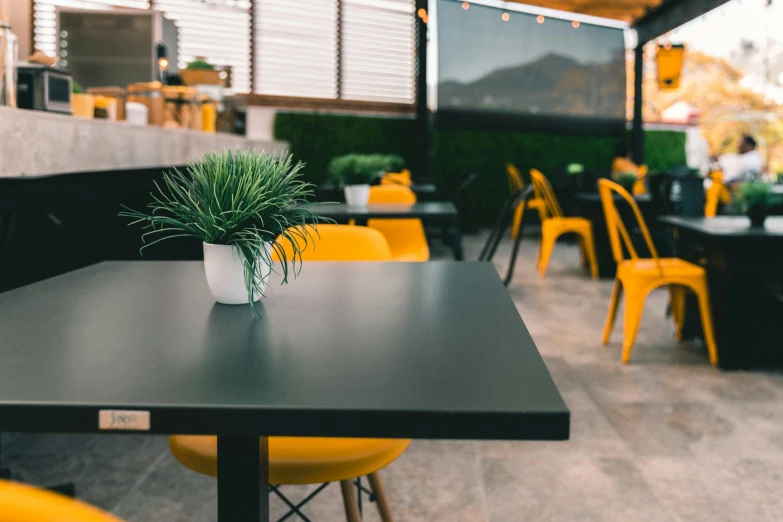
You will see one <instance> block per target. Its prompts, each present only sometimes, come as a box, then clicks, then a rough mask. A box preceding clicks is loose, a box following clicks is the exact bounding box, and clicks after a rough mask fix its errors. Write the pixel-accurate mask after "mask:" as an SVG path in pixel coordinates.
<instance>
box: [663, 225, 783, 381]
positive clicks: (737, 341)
mask: <svg viewBox="0 0 783 522" xmlns="http://www.w3.org/2000/svg"><path fill="white" fill-rule="evenodd" d="M661 222H663V223H665V224H667V225H671V226H673V227H674V228H675V229H676V230H677V234H676V237H677V239H676V250H677V255H678V256H679V257H681V258H683V259H685V260H687V261H690V262H692V263H695V264H698V265H701V266H703V267H704V268H705V269H706V270H707V280H708V282H709V290H710V301H711V304H712V320H713V323H714V325H715V335H716V342H717V345H718V355H719V365H720V367H721V368H724V369H736V368H752V367H769V366H774V367H783V269H781V266H782V265H781V263H783V217H769V218H767V221H766V226H765V228H763V229H757V228H750V226H749V225H750V221H749V220H748V219H747V218H745V217H739V216H737V217H729V216H726V217H724V216H718V217H715V218H711V219H707V218H688V217H679V216H665V217H662V218H661ZM689 333H691V334H692V335H693V334H696V335H701V327H700V322H699V314H698V307H696V306H695V302H694V303H692V304H690V305H689V306H688V309H687V312H686V325H685V328H684V334H685V335H686V336H687V335H688V334H689Z"/></svg>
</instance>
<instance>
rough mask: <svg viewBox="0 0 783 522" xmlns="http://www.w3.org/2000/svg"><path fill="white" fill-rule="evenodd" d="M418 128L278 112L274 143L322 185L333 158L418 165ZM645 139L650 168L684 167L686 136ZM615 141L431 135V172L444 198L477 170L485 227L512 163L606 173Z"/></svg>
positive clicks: (477, 201)
mask: <svg viewBox="0 0 783 522" xmlns="http://www.w3.org/2000/svg"><path fill="white" fill-rule="evenodd" d="M415 130H416V127H415V121H414V120H412V119H401V118H380V117H362V116H337V115H325V114H309V113H308V114H306V113H278V114H277V117H276V120H275V130H274V131H275V138H277V139H279V140H284V141H287V142H289V143H290V144H291V152H292V153H293V154H294V155H295V157H296V158H297V159H301V160H302V161H305V162H306V163H307V167H306V169H305V176H306V178H307V180H308V181H310V182H312V183H322V182H323V181H324V180H325V179H326V167H327V165H328V163H329V161H330V160H331V158H332V157H334V156H337V155H340V154H346V153H350V152H382V153H394V154H399V155H401V156H402V157H403V158H406V159H407V160H408V161H409V162H412V160H411V158H413V155H414V154H416V153H417V152H416V151H417V147H416V143H415V139H416V138H415ZM645 139H646V154H647V163H648V166H649V167H650V169H651V170H662V169H665V168H667V167H669V166H671V165H673V164H677V163H684V162H685V134H684V133H681V132H673V131H648V132H646V133H645ZM617 142H618V140H617V138H615V137H606V136H575V135H574V136H565V135H553V134H542V133H530V132H507V131H503V132H501V131H486V130H457V129H448V130H437V129H436V130H434V131H433V134H432V149H431V154H430V165H431V175H432V176H433V178H435V180H436V182H437V184H438V189H439V191H440V192H441V194H442V195H443V196H445V197H448V196H449V195H450V194H452V192H453V190H454V188H455V187H456V185H458V184H459V182H460V180H461V175H462V174H464V173H467V172H477V173H478V174H479V177H478V179H477V181H476V183H475V184H474V185H473V190H472V194H471V201H472V203H473V204H472V206H473V208H472V209H471V211H470V218H471V219H470V221H473V222H475V223H476V224H482V225H485V224H490V223H492V222H493V221H494V219H495V215H496V213H497V211H498V209H499V208H500V206H501V205H502V203H503V201H504V199H505V198H506V197H507V196H508V185H507V184H506V177H505V164H506V163H514V164H515V165H516V166H517V167H518V168H519V170H520V171H521V172H522V173H523V175H525V177H527V172H528V171H529V170H530V169H531V168H537V169H539V170H540V171H542V172H543V173H544V174H547V173H549V172H551V171H552V170H553V169H554V168H556V167H557V166H561V165H565V164H568V163H581V164H583V165H585V166H586V167H587V168H606V169H608V168H609V165H610V164H611V162H612V158H613V157H614V155H615V152H616V148H617ZM414 174H415V173H414Z"/></svg>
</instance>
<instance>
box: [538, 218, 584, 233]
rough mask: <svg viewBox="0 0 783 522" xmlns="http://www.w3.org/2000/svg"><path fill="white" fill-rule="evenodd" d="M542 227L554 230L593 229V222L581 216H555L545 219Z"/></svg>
mask: <svg viewBox="0 0 783 522" xmlns="http://www.w3.org/2000/svg"><path fill="white" fill-rule="evenodd" d="M541 227H542V228H543V229H552V230H574V231H576V230H592V229H593V224H592V223H591V222H590V221H589V220H587V219H585V218H581V217H553V218H548V219H545V220H544V222H543V223H542V225H541Z"/></svg>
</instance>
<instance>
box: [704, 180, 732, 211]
mask: <svg viewBox="0 0 783 522" xmlns="http://www.w3.org/2000/svg"><path fill="white" fill-rule="evenodd" d="M709 177H710V179H712V185H710V187H709V188H708V189H707V193H706V195H705V199H706V202H705V204H704V216H705V217H708V218H713V217H715V216H717V215H718V206H719V204H720V203H723V204H724V205H727V204H728V203H730V202H731V192H729V189H728V187H726V185H725V184H724V183H723V171H720V170H716V171H714V172H710V175H709Z"/></svg>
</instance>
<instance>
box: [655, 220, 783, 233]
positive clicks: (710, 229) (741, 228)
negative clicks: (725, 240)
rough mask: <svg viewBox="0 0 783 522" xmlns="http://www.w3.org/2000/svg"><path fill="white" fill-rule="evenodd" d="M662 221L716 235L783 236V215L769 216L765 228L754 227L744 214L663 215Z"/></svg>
mask: <svg viewBox="0 0 783 522" xmlns="http://www.w3.org/2000/svg"><path fill="white" fill-rule="evenodd" d="M658 219H659V220H660V221H661V222H662V223H665V224H667V225H672V226H675V227H677V228H683V229H687V230H691V231H693V232H698V233H700V234H704V235H708V236H715V237H733V238H739V237H745V238H762V237H770V238H783V217H778V216H769V217H767V219H766V221H765V222H764V228H752V227H751V226H750V220H749V219H748V218H746V217H744V216H716V217H714V218H704V217H686V216H661V217H660V218H658Z"/></svg>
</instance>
